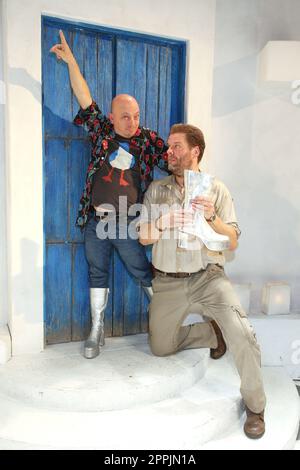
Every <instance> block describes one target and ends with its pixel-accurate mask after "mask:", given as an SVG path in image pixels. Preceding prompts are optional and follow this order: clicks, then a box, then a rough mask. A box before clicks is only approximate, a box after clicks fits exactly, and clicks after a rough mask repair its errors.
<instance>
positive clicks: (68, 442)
mask: <svg viewBox="0 0 300 470" xmlns="http://www.w3.org/2000/svg"><path fill="white" fill-rule="evenodd" d="M81 348H82V344H80V343H69V344H66V345H57V346H51V347H48V348H47V349H46V350H45V352H44V353H42V354H39V355H33V356H31V355H30V356H27V357H26V356H25V357H24V356H22V357H17V358H13V359H12V360H11V361H10V362H8V363H7V364H5V365H3V366H1V367H0V449H40V448H41V449H48V448H50V449H107V450H113V449H116V450H117V449H126V450H127V449H128V450H130V449H157V450H159V449H177V450H179V449H180V450H181V449H183V450H184V449H208V448H209V449H222V448H233V449H293V448H294V445H295V439H296V435H297V431H298V424H299V416H300V401H299V397H298V393H297V390H296V388H295V386H294V384H293V382H292V380H291V379H290V378H289V377H288V376H287V374H286V372H285V371H284V370H283V369H282V368H274V367H270V368H263V374H264V380H265V387H266V394H267V399H268V406H267V409H266V426H267V431H266V434H265V436H264V437H263V438H262V439H260V440H258V441H253V440H250V439H248V438H247V437H246V436H245V435H244V433H243V422H244V413H243V410H242V408H241V399H240V394H239V377H238V375H237V373H236V371H235V368H234V366H233V364H232V360H231V356H230V354H228V353H227V354H226V355H225V356H224V357H223V358H222V359H220V360H218V361H212V360H211V359H209V351H208V350H205V349H203V350H189V351H183V352H181V353H178V354H176V355H174V356H170V357H167V358H158V357H153V356H152V355H151V353H150V350H149V347H148V344H147V336H146V335H137V336H132V337H125V338H113V339H108V340H107V344H106V346H105V348H104V349H103V351H102V353H101V355H100V357H98V358H97V359H94V360H86V359H84V358H83V357H82V356H81Z"/></svg>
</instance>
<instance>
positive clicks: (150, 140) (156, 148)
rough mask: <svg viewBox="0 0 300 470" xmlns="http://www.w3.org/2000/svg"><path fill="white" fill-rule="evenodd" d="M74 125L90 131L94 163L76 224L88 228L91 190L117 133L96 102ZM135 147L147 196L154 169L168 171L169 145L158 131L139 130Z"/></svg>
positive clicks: (83, 111) (89, 170)
mask: <svg viewBox="0 0 300 470" xmlns="http://www.w3.org/2000/svg"><path fill="white" fill-rule="evenodd" d="M74 123H75V124H76V125H78V126H83V128H84V129H85V130H86V131H87V132H88V134H89V136H90V139H91V142H92V151H91V161H90V163H89V166H88V169H87V174H86V182H85V188H84V191H83V193H82V196H81V199H80V205H79V211H78V217H77V220H76V225H77V226H78V227H80V228H81V229H83V228H84V226H85V224H86V223H87V220H88V214H89V210H90V206H91V190H92V182H93V176H94V174H95V173H96V172H97V171H98V170H99V168H100V167H101V166H102V165H103V163H104V162H105V160H106V158H107V156H108V155H109V154H110V150H111V148H110V147H111V146H112V145H115V142H116V140H115V136H116V134H115V131H114V127H113V125H112V123H111V122H110V120H109V119H108V118H107V117H106V116H105V115H104V114H103V113H102V112H101V111H100V109H99V107H98V105H97V104H96V103H95V101H93V102H92V104H91V105H90V106H89V107H88V108H87V109H85V110H83V109H80V110H79V112H78V114H77V115H76V116H75V118H74ZM130 145H131V146H132V148H134V149H135V150H137V151H138V155H139V167H140V176H141V190H142V192H143V193H144V192H145V191H146V189H147V188H148V186H149V184H150V183H151V181H152V180H153V168H154V166H155V165H157V166H158V167H159V168H161V169H162V170H167V169H168V162H167V149H168V147H167V145H166V144H165V142H164V140H163V139H161V138H160V137H159V136H158V135H157V133H156V132H154V131H151V130H149V129H146V128H145V127H139V128H138V130H137V131H136V133H135V135H134V136H133V137H132V138H131V139H130Z"/></svg>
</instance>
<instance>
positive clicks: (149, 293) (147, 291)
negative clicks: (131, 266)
mask: <svg viewBox="0 0 300 470" xmlns="http://www.w3.org/2000/svg"><path fill="white" fill-rule="evenodd" d="M142 287H143V289H144V292H145V294H146V296H147V297H148V300H149V301H151V299H152V297H153V290H152V287H146V286H142Z"/></svg>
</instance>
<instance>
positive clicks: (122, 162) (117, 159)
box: [109, 142, 135, 170]
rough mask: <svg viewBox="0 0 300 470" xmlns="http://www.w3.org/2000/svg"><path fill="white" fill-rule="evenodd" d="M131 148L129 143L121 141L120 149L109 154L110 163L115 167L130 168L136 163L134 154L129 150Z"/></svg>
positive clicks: (120, 168)
mask: <svg viewBox="0 0 300 470" xmlns="http://www.w3.org/2000/svg"><path fill="white" fill-rule="evenodd" d="M128 150H129V143H127V142H122V144H121V143H120V147H119V148H118V150H115V151H114V152H113V153H112V154H111V155H110V156H109V163H110V164H111V166H113V167H114V168H118V169H119V170H129V168H132V167H133V166H134V164H135V158H134V156H133V155H132V154H131V153H129V152H128Z"/></svg>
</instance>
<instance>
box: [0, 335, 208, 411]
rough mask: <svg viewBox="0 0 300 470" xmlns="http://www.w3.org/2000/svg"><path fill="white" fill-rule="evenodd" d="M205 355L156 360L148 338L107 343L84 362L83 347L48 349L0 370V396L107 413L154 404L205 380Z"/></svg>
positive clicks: (186, 353) (55, 407) (44, 405)
mask: <svg viewBox="0 0 300 470" xmlns="http://www.w3.org/2000/svg"><path fill="white" fill-rule="evenodd" d="M208 355H209V352H208V350H207V349H203V350H198V351H196V352H195V351H192V350H186V351H183V352H182V353H180V355H173V356H169V357H164V358H161V357H155V356H153V355H152V354H151V352H150V348H149V345H148V341H147V335H134V336H127V337H122V338H108V339H107V340H106V346H105V347H104V348H103V349H102V350H101V353H100V355H99V356H98V357H97V358H94V359H85V358H84V357H83V343H67V344H60V345H55V346H49V347H47V348H46V349H45V350H44V352H42V353H41V354H39V355H27V356H20V357H14V358H13V360H11V361H9V362H8V363H6V364H5V365H3V366H2V367H0V393H2V394H3V395H6V396H7V397H11V398H14V399H16V400H20V401H22V403H24V404H26V403H28V404H29V405H31V406H35V407H39V408H40V407H42V408H47V409H53V410H63V411H88V412H90V411H110V410H121V409H127V408H131V407H132V406H137V405H139V406H140V405H146V404H148V403H150V404H153V403H156V402H160V401H162V400H166V399H168V398H172V397H175V396H177V395H178V393H180V392H182V391H184V390H186V389H188V388H190V387H192V386H193V385H194V384H195V383H196V382H197V381H199V380H200V379H201V378H202V377H203V376H204V375H205V371H206V368H207V364H208Z"/></svg>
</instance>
